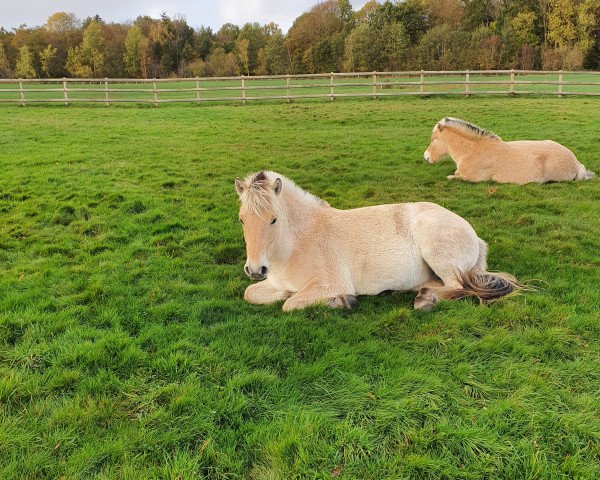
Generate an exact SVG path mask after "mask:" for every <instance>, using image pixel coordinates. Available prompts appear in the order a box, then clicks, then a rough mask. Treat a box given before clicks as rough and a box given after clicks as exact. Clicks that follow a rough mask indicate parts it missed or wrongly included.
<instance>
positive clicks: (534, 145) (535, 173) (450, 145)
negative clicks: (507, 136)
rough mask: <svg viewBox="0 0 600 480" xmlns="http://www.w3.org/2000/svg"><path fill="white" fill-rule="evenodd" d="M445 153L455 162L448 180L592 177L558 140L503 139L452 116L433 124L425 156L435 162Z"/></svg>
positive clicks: (573, 178)
mask: <svg viewBox="0 0 600 480" xmlns="http://www.w3.org/2000/svg"><path fill="white" fill-rule="evenodd" d="M446 155H449V156H450V157H451V158H452V160H454V162H455V163H456V172H454V175H450V176H448V177H447V178H448V179H449V180H451V179H454V178H458V179H461V180H467V181H469V182H482V181H486V180H493V181H495V182H499V183H516V184H519V185H523V184H525V183H530V182H538V183H545V182H561V181H565V180H588V179H590V178H592V177H593V176H594V173H593V172H590V171H589V170H587V169H586V168H585V167H584V166H583V165H582V164H581V163H579V162H578V161H577V158H576V157H575V155H574V154H573V152H572V151H571V150H569V149H568V148H567V147H565V146H563V145H561V144H560V143H556V142H553V141H552V140H543V141H534V140H519V141H515V142H504V141H502V139H501V138H500V137H499V136H498V135H496V134H495V133H492V132H489V131H487V130H484V129H483V128H481V127H478V126H477V125H474V124H472V123H469V122H466V121H464V120H461V119H459V118H452V117H446V118H444V119H442V120H440V121H439V122H438V123H436V125H435V127H433V133H432V135H431V142H430V143H429V146H428V147H427V150H425V153H424V158H425V160H426V161H428V162H429V163H437V162H439V161H440V160H442V159H443V158H444V157H445V156H446Z"/></svg>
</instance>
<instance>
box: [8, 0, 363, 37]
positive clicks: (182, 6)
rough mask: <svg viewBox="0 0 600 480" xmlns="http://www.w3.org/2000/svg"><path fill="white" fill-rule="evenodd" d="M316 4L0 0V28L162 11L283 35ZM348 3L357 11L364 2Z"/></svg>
mask: <svg viewBox="0 0 600 480" xmlns="http://www.w3.org/2000/svg"><path fill="white" fill-rule="evenodd" d="M316 3H318V0H218V1H210V0H171V1H168V0H102V1H98V0H16V1H15V0H0V27H4V28H5V29H6V30H11V29H12V28H15V27H18V26H19V25H21V24H26V25H27V26H28V27H35V26H38V25H43V24H44V23H45V22H46V20H47V19H48V17H49V16H50V15H52V14H53V13H55V12H72V13H74V14H75V15H77V16H78V17H79V18H81V19H84V18H86V17H88V16H94V15H96V14H98V15H100V16H101V17H102V18H103V19H104V20H105V21H107V22H125V21H128V20H134V19H135V18H136V17H137V16H139V15H149V16H151V17H154V18H157V17H158V16H160V14H161V13H162V12H166V13H167V15H169V16H170V17H172V16H174V15H183V16H184V17H185V18H186V20H187V23H188V25H190V26H192V27H199V26H201V25H204V26H208V27H211V28H212V29H213V30H215V31H216V30H218V29H219V28H220V27H221V25H223V24H224V23H227V22H231V23H234V24H236V25H240V26H241V25H243V24H244V23H246V22H259V23H261V24H264V23H268V22H271V21H274V22H275V23H277V24H279V26H280V27H281V28H282V30H283V31H284V32H286V31H287V30H288V29H289V28H290V27H291V26H292V23H293V21H294V19H295V18H296V17H298V16H299V15H300V14H302V13H303V12H305V11H307V10H309V9H310V7H312V6H313V5H315V4H316ZM350 3H352V6H353V7H354V9H355V10H357V9H359V8H361V7H362V6H363V5H364V4H365V3H366V0H365V1H361V0H351V1H350Z"/></svg>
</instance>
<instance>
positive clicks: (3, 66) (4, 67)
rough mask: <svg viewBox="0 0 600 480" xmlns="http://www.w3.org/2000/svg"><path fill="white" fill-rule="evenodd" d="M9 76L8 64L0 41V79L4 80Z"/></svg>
mask: <svg viewBox="0 0 600 480" xmlns="http://www.w3.org/2000/svg"><path fill="white" fill-rule="evenodd" d="M9 75H10V64H9V63H8V58H7V57H6V52H5V50H4V43H2V41H0V78H6V77H8V76H9Z"/></svg>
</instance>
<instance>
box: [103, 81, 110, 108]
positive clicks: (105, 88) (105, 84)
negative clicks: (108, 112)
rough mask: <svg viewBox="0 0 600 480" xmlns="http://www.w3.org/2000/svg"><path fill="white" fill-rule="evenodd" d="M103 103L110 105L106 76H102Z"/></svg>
mask: <svg viewBox="0 0 600 480" xmlns="http://www.w3.org/2000/svg"><path fill="white" fill-rule="evenodd" d="M104 103H105V105H106V106H107V107H108V106H109V105H110V102H109V100H108V77H104Z"/></svg>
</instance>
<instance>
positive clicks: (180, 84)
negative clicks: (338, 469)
mask: <svg viewBox="0 0 600 480" xmlns="http://www.w3.org/2000/svg"><path fill="white" fill-rule="evenodd" d="M419 80H420V78H419V76H418V75H417V76H412V77H400V76H382V75H379V76H378V77H377V81H378V82H379V83H383V84H385V85H380V86H378V87H377V91H376V93H377V94H379V95H388V96H389V95H400V94H410V93H412V94H415V93H418V92H419V85H410V84H409V85H407V84H406V82H413V83H414V82H419ZM424 80H425V82H434V83H433V84H430V85H427V84H425V85H424V92H426V93H433V94H457V95H460V94H464V92H465V86H464V85H460V84H457V83H456V82H464V81H465V75H453V74H448V75H437V76H434V75H426V76H425V77H424ZM515 80H516V82H538V83H536V84H533V85H532V84H527V83H525V84H523V83H521V84H518V83H517V84H515V86H514V91H515V92H516V93H517V94H519V93H521V94H531V93H539V94H556V93H557V92H558V86H557V85H556V82H557V81H558V80H559V74H558V72H557V73H556V74H554V73H552V74H529V75H526V74H516V75H515ZM372 81H373V80H372V77H371V75H370V74H366V76H363V77H346V78H345V77H335V78H334V93H335V95H338V96H343V95H369V96H370V95H372V93H373V86H372ZM470 81H471V82H485V81H488V82H489V81H493V82H505V83H496V84H491V85H490V84H488V85H486V84H473V85H470V86H469V91H470V92H473V93H477V92H479V93H482V92H486V93H492V94H506V93H507V92H508V91H509V85H508V82H509V81H510V74H498V75H484V74H479V73H477V72H473V73H471V74H470ZM563 81H564V82H577V83H578V84H577V85H563V92H564V93H565V94H567V95H568V94H592V95H600V76H599V75H597V74H594V73H587V74H585V73H583V74H582V73H569V72H567V73H564V74H563ZM244 82H245V86H246V88H248V90H247V91H246V96H247V97H249V98H263V97H267V96H276V97H277V96H279V97H281V96H287V95H288V93H289V94H290V95H291V96H292V97H293V96H297V95H313V96H314V95H329V94H330V93H331V90H330V83H329V82H330V79H329V78H328V77H325V78H291V79H290V86H291V87H290V89H289V92H288V91H287V90H286V79H285V78H269V79H260V78H258V79H257V78H252V77H246V78H245V79H244ZM403 82H404V83H403ZM447 82H454V84H452V83H451V84H448V83H447ZM551 82H553V83H551ZM198 85H199V86H200V88H202V89H213V90H202V91H200V92H199V96H200V97H201V98H203V99H207V98H209V99H212V100H215V101H222V100H229V101H231V100H234V101H241V100H242V92H241V90H240V88H241V81H240V80H239V79H238V80H214V79H203V80H202V81H201V82H200V83H199V84H198ZM23 87H24V90H25V92H24V96H25V99H26V101H29V102H35V101H42V100H45V101H51V100H53V101H58V102H59V103H62V102H63V100H64V92H63V84H62V81H59V82H53V83H37V82H31V83H29V82H25V83H24V84H23ZM265 87H267V88H265ZM68 88H69V92H68V98H69V99H70V100H71V101H72V102H76V101H77V100H79V101H82V100H90V99H94V100H96V101H98V102H100V103H104V100H105V92H104V91H102V90H103V89H104V88H105V84H104V81H100V82H99V83H98V82H95V83H94V82H77V83H73V82H70V83H69V84H68ZM109 88H110V92H109V98H110V99H111V100H112V101H113V102H119V101H121V102H122V101H125V100H128V101H133V100H137V101H139V102H153V101H154V95H153V92H152V89H153V85H152V83H151V82H150V83H147V82H146V83H130V84H125V83H112V82H111V83H110V84H109ZM195 88H196V82H195V81H173V82H166V83H162V82H159V83H157V98H158V100H159V101H166V102H169V101H170V102H173V101H179V102H181V101H190V100H195V99H196V98H197V97H196V95H197V92H195V91H191V90H192V89H195ZM132 89H133V90H134V91H131V90H132ZM214 89H218V90H214ZM95 90H97V91H95ZM135 90H137V91H135ZM186 90H188V91H186ZM18 101H20V93H19V82H18V80H12V83H1V82H0V102H18Z"/></svg>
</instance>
